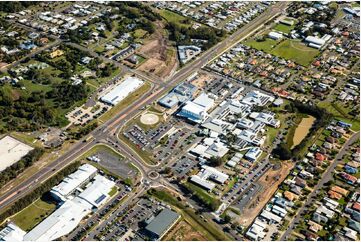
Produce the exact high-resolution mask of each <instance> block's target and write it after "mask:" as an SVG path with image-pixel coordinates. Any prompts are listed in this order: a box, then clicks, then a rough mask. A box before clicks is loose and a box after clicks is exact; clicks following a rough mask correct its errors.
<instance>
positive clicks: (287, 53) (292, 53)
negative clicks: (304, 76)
mask: <svg viewBox="0 0 361 242" xmlns="http://www.w3.org/2000/svg"><path fill="white" fill-rule="evenodd" d="M271 54H273V55H275V56H278V57H282V58H285V59H288V60H292V61H294V62H296V63H298V64H300V65H302V66H309V65H310V64H311V62H312V61H313V60H314V59H315V57H316V56H317V55H318V54H319V51H318V50H317V49H313V48H310V47H307V46H306V45H304V44H303V43H301V42H299V41H295V40H284V41H282V42H281V43H280V44H278V45H277V46H276V47H275V48H274V49H273V50H272V51H271Z"/></svg>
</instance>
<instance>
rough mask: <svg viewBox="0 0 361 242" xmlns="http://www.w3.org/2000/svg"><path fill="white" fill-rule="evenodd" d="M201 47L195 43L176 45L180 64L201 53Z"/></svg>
mask: <svg viewBox="0 0 361 242" xmlns="http://www.w3.org/2000/svg"><path fill="white" fill-rule="evenodd" d="M201 51H202V49H201V48H199V47H198V46H195V45H182V46H178V55H179V60H180V62H181V63H182V64H185V63H187V62H188V61H189V60H191V59H192V58H193V57H195V56H196V55H198V54H199V53H201Z"/></svg>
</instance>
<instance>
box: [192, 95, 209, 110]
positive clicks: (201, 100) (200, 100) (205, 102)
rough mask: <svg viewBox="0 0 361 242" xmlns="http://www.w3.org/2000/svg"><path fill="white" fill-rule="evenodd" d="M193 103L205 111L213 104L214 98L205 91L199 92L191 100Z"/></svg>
mask: <svg viewBox="0 0 361 242" xmlns="http://www.w3.org/2000/svg"><path fill="white" fill-rule="evenodd" d="M193 103H195V104H197V105H199V106H201V107H203V108H204V110H205V111H206V112H207V111H208V110H209V109H210V108H211V107H212V106H213V104H214V100H213V99H212V98H210V97H209V95H208V94H206V93H201V94H200V95H199V96H198V97H197V98H196V99H194V100H193Z"/></svg>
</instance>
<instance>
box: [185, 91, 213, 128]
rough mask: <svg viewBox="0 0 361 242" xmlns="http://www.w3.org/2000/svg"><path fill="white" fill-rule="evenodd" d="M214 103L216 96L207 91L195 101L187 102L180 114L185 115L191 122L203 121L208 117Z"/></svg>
mask: <svg viewBox="0 0 361 242" xmlns="http://www.w3.org/2000/svg"><path fill="white" fill-rule="evenodd" d="M213 105H214V98H211V97H210V95H208V94H206V93H201V94H200V95H199V96H198V97H197V98H196V99H194V100H193V101H188V102H186V104H185V106H183V107H182V109H181V111H180V112H179V113H178V116H181V117H184V118H186V119H188V120H189V121H191V122H195V123H202V122H203V121H204V120H205V119H206V118H207V117H208V113H207V112H208V111H209V109H211V108H212V107H213Z"/></svg>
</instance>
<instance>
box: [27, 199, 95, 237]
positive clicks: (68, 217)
mask: <svg viewBox="0 0 361 242" xmlns="http://www.w3.org/2000/svg"><path fill="white" fill-rule="evenodd" d="M90 212H91V206H90V204H88V205H87V203H82V202H80V201H79V200H78V199H76V200H75V199H74V200H67V201H65V202H64V203H63V204H62V205H61V206H60V207H59V208H58V209H57V210H55V212H53V213H52V214H51V215H50V216H49V217H47V218H46V219H45V220H43V221H42V222H41V223H40V224H38V225H37V226H36V227H35V228H34V229H32V230H31V231H30V232H29V233H27V234H26V235H25V236H24V240H25V241H51V240H56V239H58V238H60V237H61V236H64V235H66V234H68V233H70V232H71V231H72V230H73V229H75V228H76V226H77V225H78V224H79V222H80V221H81V220H82V218H83V217H85V216H86V215H87V214H89V213H90Z"/></svg>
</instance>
